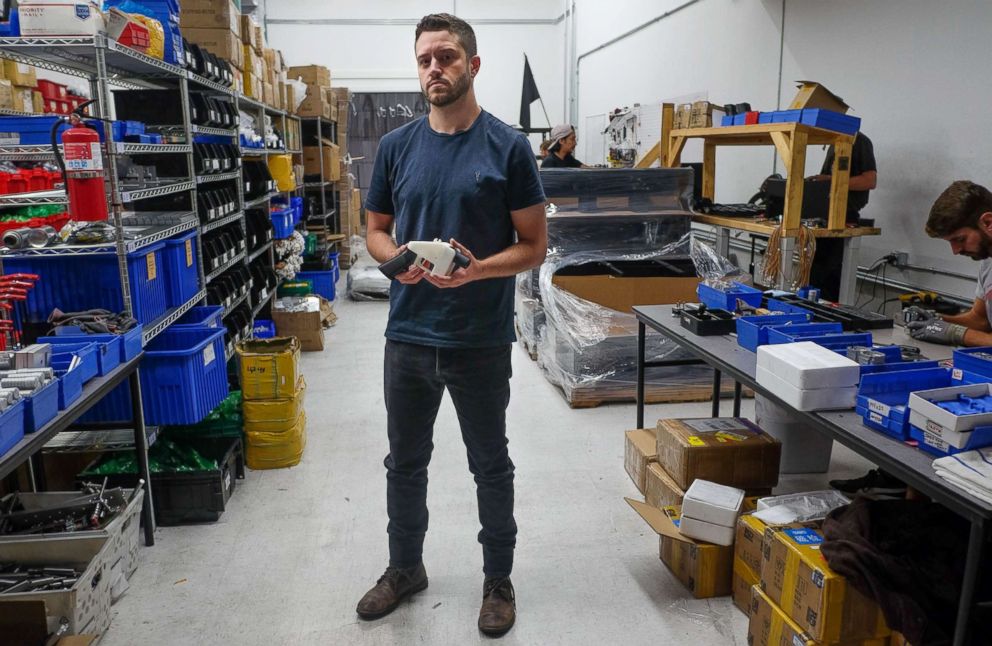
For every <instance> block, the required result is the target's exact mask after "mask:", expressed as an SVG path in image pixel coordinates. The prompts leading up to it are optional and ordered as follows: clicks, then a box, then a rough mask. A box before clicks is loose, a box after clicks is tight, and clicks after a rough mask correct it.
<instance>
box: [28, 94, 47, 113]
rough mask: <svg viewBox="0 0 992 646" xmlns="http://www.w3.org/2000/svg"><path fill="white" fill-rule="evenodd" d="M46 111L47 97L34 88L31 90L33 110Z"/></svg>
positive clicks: (37, 111) (35, 111)
mask: <svg viewBox="0 0 992 646" xmlns="http://www.w3.org/2000/svg"><path fill="white" fill-rule="evenodd" d="M44 111H45V97H43V96H42V95H41V92H39V91H38V90H34V91H33V92H31V112H34V113H35V114H41V113H43V112H44Z"/></svg>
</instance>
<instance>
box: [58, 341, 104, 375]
mask: <svg viewBox="0 0 992 646" xmlns="http://www.w3.org/2000/svg"><path fill="white" fill-rule="evenodd" d="M99 347H100V346H99V345H98V344H96V343H92V342H90V343H65V344H60V345H55V346H52V358H51V366H52V369H53V370H56V371H58V370H68V369H69V366H70V365H72V361H73V359H74V358H75V357H79V365H78V366H77V370H78V371H79V378H80V381H81V383H84V384H85V383H86V382H87V381H89V380H90V379H92V378H93V377H96V376H97V375H98V374H99V373H100V365H99V359H98V358H97V357H98V355H99Z"/></svg>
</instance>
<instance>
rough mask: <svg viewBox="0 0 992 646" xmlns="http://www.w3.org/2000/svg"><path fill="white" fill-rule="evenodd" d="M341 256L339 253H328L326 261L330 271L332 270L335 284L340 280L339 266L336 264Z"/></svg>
mask: <svg viewBox="0 0 992 646" xmlns="http://www.w3.org/2000/svg"><path fill="white" fill-rule="evenodd" d="M340 256H341V252H340V251H328V252H327V259H328V260H329V261H330V262H331V269H333V270H334V283H335V284H337V282H338V280H340V279H341V266H340V265H339V264H338V258H339V257H340Z"/></svg>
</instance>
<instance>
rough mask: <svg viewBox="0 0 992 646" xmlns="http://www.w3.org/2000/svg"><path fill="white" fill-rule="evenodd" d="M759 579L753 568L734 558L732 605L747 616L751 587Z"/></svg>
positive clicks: (749, 607)
mask: <svg viewBox="0 0 992 646" xmlns="http://www.w3.org/2000/svg"><path fill="white" fill-rule="evenodd" d="M760 580H761V577H759V576H758V575H757V574H756V573H755V572H754V570H752V569H751V568H749V567H748V566H746V565H744V562H743V561H741V560H740V559H737V558H735V559H734V579H733V590H732V591H731V593H730V595H731V597H732V598H733V600H734V605H735V606H737V607H738V608H739V609H740V611H741V612H743V613H744V614H745V615H747V616H751V588H752V587H753V586H756V585H758V582H759V581H760Z"/></svg>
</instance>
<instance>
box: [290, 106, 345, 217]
mask: <svg viewBox="0 0 992 646" xmlns="http://www.w3.org/2000/svg"><path fill="white" fill-rule="evenodd" d="M300 122H301V132H300V134H301V137H302V144H303V145H308V146H316V147H317V148H318V154H319V158H320V181H316V182H306V183H305V184H304V189H305V191H306V192H312V193H317V194H318V195H319V196H320V209H321V214H320V216H318V217H317V218H313V217H311V218H310V219H311V221H312V220H320V221H321V224H322V225H323V226H324V227H325V228H326V229H327V230H328V232H329V233H341V218H340V215H339V212H340V205H339V204H338V193H337V191H336V190H334V188H333V186H334V183H333V182H326V181H324V170H325V169H324V150H323V148H324V140H325V139H327V140H329V141H331V142H333V143H334V144H337V143H338V126H337V123H336V122H334V121H330V120H328V119H324V118H323V117H300ZM328 193H330V196H328ZM328 219H333V220H332V226H328Z"/></svg>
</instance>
